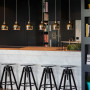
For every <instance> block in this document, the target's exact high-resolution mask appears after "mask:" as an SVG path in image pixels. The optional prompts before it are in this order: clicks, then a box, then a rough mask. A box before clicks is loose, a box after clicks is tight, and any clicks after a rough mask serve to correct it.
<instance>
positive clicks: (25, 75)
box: [19, 64, 38, 90]
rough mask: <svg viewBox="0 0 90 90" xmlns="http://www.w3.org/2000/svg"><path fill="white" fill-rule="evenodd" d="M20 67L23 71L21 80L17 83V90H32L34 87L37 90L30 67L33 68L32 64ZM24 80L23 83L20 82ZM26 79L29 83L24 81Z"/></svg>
mask: <svg viewBox="0 0 90 90" xmlns="http://www.w3.org/2000/svg"><path fill="white" fill-rule="evenodd" d="M21 66H23V70H22V74H21V79H20V83H19V90H20V87H21V86H24V90H26V87H28V86H29V87H30V90H32V86H35V88H36V90H38V88H37V85H36V81H35V77H34V74H33V71H32V66H34V64H32V65H30V64H22V65H21ZM31 76H32V79H33V83H32V80H31ZM23 78H24V82H22V79H23ZM26 78H28V80H29V82H27V81H26Z"/></svg>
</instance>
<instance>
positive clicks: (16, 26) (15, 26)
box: [13, 21, 20, 30]
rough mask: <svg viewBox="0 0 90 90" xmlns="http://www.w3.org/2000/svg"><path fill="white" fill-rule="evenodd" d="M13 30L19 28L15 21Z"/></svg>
mask: <svg viewBox="0 0 90 90" xmlns="http://www.w3.org/2000/svg"><path fill="white" fill-rule="evenodd" d="M13 30H20V26H19V25H18V23H17V21H16V22H15V24H14V26H13Z"/></svg>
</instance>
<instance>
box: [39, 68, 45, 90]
mask: <svg viewBox="0 0 90 90" xmlns="http://www.w3.org/2000/svg"><path fill="white" fill-rule="evenodd" d="M44 73H45V68H44V70H43V73H42V77H41V81H40V86H39V90H40V89H41V86H42V81H43V77H44Z"/></svg>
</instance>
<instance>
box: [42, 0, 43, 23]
mask: <svg viewBox="0 0 90 90" xmlns="http://www.w3.org/2000/svg"><path fill="white" fill-rule="evenodd" d="M42 22H43V0H42Z"/></svg>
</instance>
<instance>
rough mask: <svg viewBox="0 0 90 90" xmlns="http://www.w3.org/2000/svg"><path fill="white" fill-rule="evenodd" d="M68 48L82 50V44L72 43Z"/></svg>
mask: <svg viewBox="0 0 90 90" xmlns="http://www.w3.org/2000/svg"><path fill="white" fill-rule="evenodd" d="M67 50H81V44H70V45H68V46H67Z"/></svg>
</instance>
